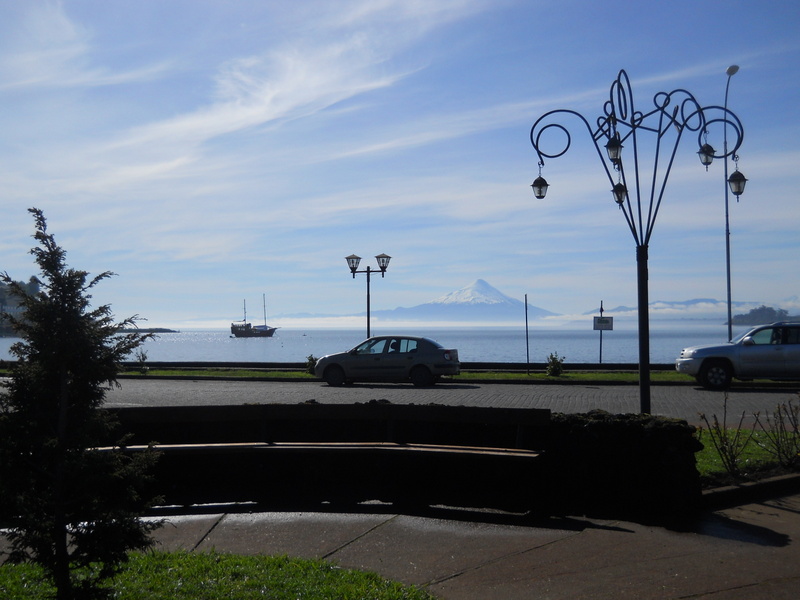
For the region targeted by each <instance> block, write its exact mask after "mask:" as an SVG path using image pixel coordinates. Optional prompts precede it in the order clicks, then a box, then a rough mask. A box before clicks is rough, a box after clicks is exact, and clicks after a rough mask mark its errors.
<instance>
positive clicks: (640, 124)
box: [530, 70, 743, 413]
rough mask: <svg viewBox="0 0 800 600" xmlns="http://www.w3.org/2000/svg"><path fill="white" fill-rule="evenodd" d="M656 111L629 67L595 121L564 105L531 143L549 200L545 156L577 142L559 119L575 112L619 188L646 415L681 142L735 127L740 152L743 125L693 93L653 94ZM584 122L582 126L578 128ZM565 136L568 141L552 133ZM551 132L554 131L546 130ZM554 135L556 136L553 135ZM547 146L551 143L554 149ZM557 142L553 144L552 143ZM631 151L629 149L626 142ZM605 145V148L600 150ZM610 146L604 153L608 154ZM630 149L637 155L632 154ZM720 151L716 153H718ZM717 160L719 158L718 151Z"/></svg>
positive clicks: (537, 126) (537, 128)
mask: <svg viewBox="0 0 800 600" xmlns="http://www.w3.org/2000/svg"><path fill="white" fill-rule="evenodd" d="M653 107H654V108H653V109H652V110H650V111H649V112H646V113H645V112H642V111H639V110H636V108H635V107H634V102H633V91H632V89H631V84H630V79H629V78H628V74H627V73H626V72H625V71H624V70H622V71H620V72H619V75H617V78H616V79H615V80H614V82H613V83H612V84H611V89H610V93H609V99H608V100H607V101H606V102H605V103H604V105H603V112H602V114H601V115H600V116H599V117H597V119H596V120H595V123H594V125H592V124H590V122H589V121H588V120H587V119H586V118H585V117H584V116H583V115H581V114H580V113H578V112H576V111H574V110H569V109H557V110H552V111H550V112H548V113H545V114H544V115H542V116H541V117H539V119H537V121H536V122H535V123H534V124H533V127H531V135H530V137H531V144H532V145H533V148H534V150H535V151H536V154H537V155H538V158H539V177H537V179H536V181H534V183H533V186H532V187H533V190H534V194H535V196H536V197H537V198H540V199H541V198H544V196H545V194H546V193H547V188H548V183H547V181H545V180H544V178H543V177H542V175H541V171H542V167H544V164H545V159H546V158H558V157H559V156H562V155H563V154H565V153H566V152H567V150H569V148H570V145H571V143H572V138H571V136H570V133H569V130H568V129H567V128H566V127H565V126H564V125H561V124H560V123H557V122H555V119H556V118H557V117H561V116H567V117H575V118H577V119H578V121H579V123H582V124H583V126H585V127H586V131H587V132H588V133H589V137H590V138H591V140H592V142H594V146H595V149H596V150H597V155H598V157H599V158H600V163H601V164H602V166H603V170H604V171H605V173H606V176H607V177H608V181H609V183H610V184H611V186H612V189H611V192H612V194H613V198H614V201H615V202H616V204H617V206H618V207H619V209H620V211H621V212H622V214H623V216H624V217H625V222H626V223H627V224H628V228H629V229H630V231H631V234H632V235H633V239H634V241H635V243H636V265H637V269H636V274H637V296H638V316H639V404H640V411H641V412H642V413H650V318H649V314H648V303H649V299H648V264H647V263H648V246H649V243H650V237H651V236H652V234H653V227H654V226H655V222H656V218H657V216H658V211H659V209H660V208H661V202H662V201H663V199H664V191H665V190H666V186H667V180H668V179H669V174H670V170H671V169H672V165H673V163H674V160H675V155H676V153H677V150H678V145H679V144H680V141H681V139H682V137H683V135H684V134H686V133H689V134H691V133H693V132H697V133H698V136H697V144H698V147H700V146H701V145H702V142H703V139H704V137H707V135H708V131H709V130H708V126H709V125H711V124H716V123H721V124H722V125H723V126H724V128H725V130H726V132H727V129H728V127H732V128H733V130H734V131H735V132H736V140H735V143H734V144H733V149H732V150H731V151H730V153H727V151H726V155H729V154H735V152H736V150H737V149H738V148H739V146H740V145H741V143H742V138H743V129H742V124H741V122H740V121H739V119H738V117H736V115H734V114H733V113H732V112H730V111H729V110H728V109H727V106H726V107H719V106H709V107H705V108H704V107H701V106H700V104H699V103H698V102H697V100H696V99H695V97H694V96H693V95H692V94H691V93H689V92H688V91H686V90H683V89H677V90H673V91H672V92H658V93H657V94H656V95H655V96H654V97H653ZM579 126H580V125H579ZM559 132H560V134H561V135H563V136H564V137H562V142H561V144H563V145H561V144H558V143H557V142H555V143H554V142H553V140H552V137H553V135H559ZM545 134H547V135H545ZM551 134H553V135H551ZM645 135H646V136H649V137H652V138H653V141H654V149H653V150H652V157H653V167H652V169H651V170H650V171H649V172H647V170H646V169H645V167H644V164H643V161H642V160H641V159H640V153H641V151H642V148H641V147H640V144H641V143H642V140H641V139H640V138H642V137H644V136H645ZM544 144H549V145H550V147H548V148H547V149H545V148H543V145H544ZM553 144H554V145H555V147H553V146H552V145H553ZM626 146H628V147H629V149H628V150H627V151H626V152H623V150H624V149H625V147H626ZM601 147H602V149H601ZM603 150H605V152H603ZM628 153H630V156H627V154H628ZM712 156H713V152H712ZM715 157H716V158H718V157H717V156H715Z"/></svg>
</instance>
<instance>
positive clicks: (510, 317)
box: [373, 279, 555, 322]
mask: <svg viewBox="0 0 800 600" xmlns="http://www.w3.org/2000/svg"><path fill="white" fill-rule="evenodd" d="M373 314H375V315H380V316H381V317H382V318H384V319H387V320H400V319H402V320H406V319H407V320H418V321H463V322H471V321H472V322H498V321H503V322H509V321H515V322H520V321H522V320H524V319H525V303H524V302H523V301H522V300H517V299H515V298H511V297H510V296H506V295H505V294H504V293H502V292H501V291H500V290H498V289H496V288H493V287H492V286H491V285H489V284H488V283H487V282H486V281H484V280H483V279H478V280H477V281H475V282H474V283H472V284H470V285H468V286H467V287H464V288H461V289H460V290H457V291H455V292H450V293H449V294H445V295H444V296H442V297H441V298H437V299H436V300H432V301H431V302H426V303H425V304H419V305H417V306H412V307H411V308H395V309H394V310H382V311H374V313H373ZM528 314H529V315H530V316H531V318H536V317H545V316H549V315H554V314H555V313H552V312H550V311H548V310H544V309H543V308H538V307H536V306H531V305H530V304H529V305H528Z"/></svg>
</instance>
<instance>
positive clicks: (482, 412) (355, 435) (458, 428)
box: [107, 402, 550, 450]
mask: <svg viewBox="0 0 800 600" xmlns="http://www.w3.org/2000/svg"><path fill="white" fill-rule="evenodd" d="M107 410H109V411H110V412H112V413H114V414H115V415H116V417H117V419H118V420H119V422H120V428H119V430H118V431H119V433H132V434H133V436H132V438H131V439H130V440H129V442H128V443H130V444H146V443H149V442H159V443H161V444H185V443H225V442H396V443H409V444H411V443H415V444H444V445H459V446H482V447H497V448H526V449H530V450H536V449H541V448H542V445H543V444H542V441H543V431H544V429H545V428H546V426H547V424H548V423H549V421H550V411H549V410H548V409H526V408H487V407H473V406H445V405H439V404H436V405H415V404H388V403H380V402H370V403H367V404H315V403H307V404H257V405H238V406H181V407H145V408H119V409H107ZM115 441H116V440H108V442H109V443H114V442H115Z"/></svg>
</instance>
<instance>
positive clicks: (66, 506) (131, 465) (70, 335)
mask: <svg viewBox="0 0 800 600" xmlns="http://www.w3.org/2000/svg"><path fill="white" fill-rule="evenodd" d="M30 212H31V213H32V214H33V216H34V219H35V222H36V233H35V235H34V239H35V240H36V241H37V243H38V247H34V248H33V249H32V250H31V254H33V256H34V257H35V262H36V263H37V265H38V266H39V269H40V271H41V276H40V278H39V284H40V288H39V289H38V290H36V291H35V293H31V291H30V290H29V289H28V288H26V287H25V286H23V285H20V284H19V283H17V282H14V281H13V280H12V279H11V277H9V275H8V274H7V273H3V274H2V275H0V280H2V281H3V282H4V283H5V284H6V286H7V288H6V290H7V291H8V292H9V294H10V295H11V296H13V297H14V299H15V302H16V303H17V304H18V305H19V306H20V307H21V309H22V311H21V314H20V315H19V316H14V315H8V316H7V319H8V320H9V321H10V323H11V325H12V326H13V328H14V330H15V332H16V334H17V335H18V336H19V337H20V338H22V340H21V341H20V342H18V343H16V344H14V345H13V346H12V348H11V352H12V354H13V355H15V356H16V357H17V359H18V361H17V363H16V364H15V365H14V366H13V368H12V373H11V379H10V381H9V382H8V383H7V384H5V390H3V392H2V393H1V394H0V520H2V523H3V525H4V526H6V527H8V528H9V533H8V538H9V540H10V542H11V551H10V553H9V559H10V560H12V561H34V562H37V563H39V564H41V565H42V566H44V567H45V569H46V570H47V571H48V573H49V574H50V575H51V576H52V578H53V581H54V583H55V585H56V587H57V589H58V598H59V599H72V598H88V597H96V596H99V595H102V593H103V591H104V590H103V588H102V587H101V585H102V582H103V580H104V579H106V578H108V577H109V576H111V575H113V574H114V573H115V572H116V571H117V570H118V568H119V567H120V566H121V564H122V563H124V562H125V560H126V559H127V552H128V551H129V550H132V549H144V548H147V547H148V546H149V545H150V544H151V541H150V537H149V533H150V532H151V531H152V530H153V529H154V528H155V527H157V526H158V524H157V523H146V522H143V521H142V520H141V519H140V518H139V515H140V514H141V512H142V511H143V510H144V509H145V508H146V507H147V506H148V499H146V498H143V497H142V496H141V495H140V493H139V491H138V490H140V489H142V487H143V485H144V484H145V483H146V480H147V472H148V470H149V468H150V467H151V466H152V464H153V463H154V461H155V460H156V456H155V453H153V452H146V453H141V454H138V455H137V456H135V457H130V456H125V455H124V454H123V453H121V452H119V451H118V449H116V448H107V449H98V445H99V444H98V441H99V440H105V439H108V434H109V432H110V431H113V428H114V423H113V421H112V420H111V419H110V418H109V415H108V413H106V412H105V411H100V410H98V408H99V407H100V406H101V404H102V402H103V398H104V395H105V391H106V389H108V386H110V385H114V384H116V376H117V374H118V372H119V370H120V368H121V361H122V360H123V359H124V358H125V357H126V356H128V355H129V354H130V353H131V352H132V351H133V350H134V349H136V348H137V347H138V346H139V345H140V344H141V343H142V342H143V341H144V340H145V339H147V337H148V336H147V335H142V334H140V333H136V332H134V333H127V334H121V333H120V332H121V330H122V329H123V328H124V327H126V326H127V327H130V326H135V320H136V319H135V317H134V318H132V319H127V320H125V321H123V322H122V323H115V322H114V318H113V315H112V313H111V309H110V307H109V306H107V305H106V306H100V307H99V308H92V307H91V305H90V299H91V295H89V293H88V292H89V290H90V289H91V288H93V287H94V286H95V285H97V284H98V283H99V282H100V281H102V280H104V279H106V278H108V277H110V276H112V275H113V274H112V273H110V272H104V273H102V274H100V275H99V276H97V277H94V278H93V279H88V274H87V273H86V272H84V271H79V270H75V269H71V268H69V267H67V265H66V262H65V257H66V253H65V251H64V250H63V249H62V248H60V247H59V246H58V245H57V244H56V242H55V239H54V238H53V236H52V235H51V234H49V233H47V224H46V221H45V218H44V215H43V214H42V212H41V211H40V210H38V209H30Z"/></svg>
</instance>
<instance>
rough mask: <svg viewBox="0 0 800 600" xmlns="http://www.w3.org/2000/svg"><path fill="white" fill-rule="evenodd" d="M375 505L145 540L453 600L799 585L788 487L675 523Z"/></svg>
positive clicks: (684, 593) (210, 522)
mask: <svg viewBox="0 0 800 600" xmlns="http://www.w3.org/2000/svg"><path fill="white" fill-rule="evenodd" d="M382 508H383V507H379V506H376V507H370V506H366V507H365V510H364V511H362V512H359V513H346V514H342V513H333V512H258V513H246V512H241V513H217V514H205V515H192V516H187V515H183V516H172V517H168V519H167V523H166V524H165V525H164V527H162V528H161V529H160V530H159V531H158V533H157V539H158V541H159V543H160V547H161V548H162V549H164V550H176V549H184V550H189V551H210V550H216V551H218V552H233V553H241V554H267V555H273V554H288V555H290V556H298V557H305V558H324V559H326V560H330V561H333V562H334V563H336V564H338V565H340V566H342V567H346V568H355V569H362V570H368V571H374V572H377V573H379V574H380V575H382V576H384V577H387V578H389V579H394V580H397V581H401V582H403V583H407V584H414V585H417V586H420V587H423V588H425V589H427V590H428V591H430V592H431V593H433V594H434V595H436V596H437V597H439V598H444V599H453V600H456V599H458V600H469V599H476V600H478V599H479V600H516V599H520V600H522V599H526V600H527V599H543V598H547V599H556V598H564V599H567V598H569V599H571V600H575V599H581V598H635V599H637V600H643V599H650V598H676V599H677V598H708V599H713V600H739V599H745V598H747V599H748V600H750V599H759V598H764V599H770V600H779V599H784V598H785V599H787V600H789V599H791V600H795V599H796V598H797V597H798V593H800V545H798V540H800V495H792V496H785V497H781V498H776V499H773V500H769V501H765V502H758V503H752V504H745V505H742V506H737V507H734V508H729V509H725V510H720V511H717V512H710V513H707V514H704V515H702V516H701V517H699V518H698V519H697V520H696V521H695V522H692V523H688V524H684V525H683V526H681V527H680V528H670V527H664V526H655V525H644V524H640V523H632V522H623V521H606V520H598V519H590V518H583V517H571V518H546V519H541V520H536V519H532V518H530V517H523V516H519V515H507V514H498V513H466V512H462V511H440V512H439V513H437V512H436V510H432V511H431V512H430V513H428V514H426V515H425V516H409V515H402V514H389V513H387V512H382V510H381V509H382Z"/></svg>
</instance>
